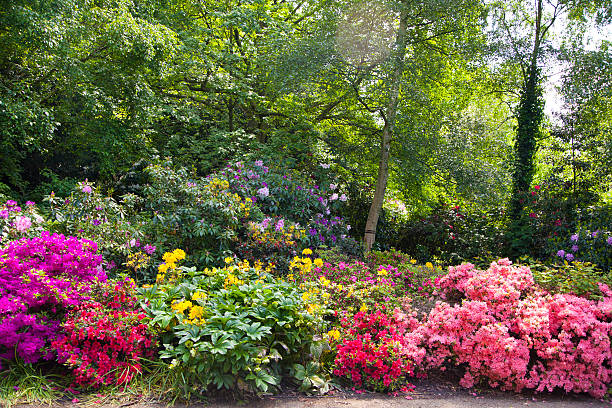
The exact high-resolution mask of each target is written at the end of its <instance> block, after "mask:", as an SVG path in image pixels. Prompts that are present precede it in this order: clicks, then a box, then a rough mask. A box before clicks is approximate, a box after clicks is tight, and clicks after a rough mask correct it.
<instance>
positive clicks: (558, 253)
mask: <svg viewBox="0 0 612 408" xmlns="http://www.w3.org/2000/svg"><path fill="white" fill-rule="evenodd" d="M557 256H558V257H559V258H563V257H564V256H565V251H564V250H562V249H560V250H558V251H557Z"/></svg>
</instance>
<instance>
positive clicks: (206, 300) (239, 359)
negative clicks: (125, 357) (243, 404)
mask: <svg viewBox="0 0 612 408" xmlns="http://www.w3.org/2000/svg"><path fill="white" fill-rule="evenodd" d="M170 258H171V257H170ZM226 263H227V264H226V266H224V267H222V268H211V269H205V270H203V271H197V270H196V269H195V268H185V267H180V266H179V267H176V268H177V269H178V271H177V273H176V274H175V278H174V279H173V280H172V281H171V282H166V281H164V283H160V284H156V285H153V286H151V287H149V288H144V289H142V290H141V296H142V297H143V299H144V300H145V302H146V305H145V306H144V307H145V310H146V311H147V313H148V314H149V316H150V317H151V319H152V320H151V324H152V326H153V327H154V328H155V330H156V331H158V332H159V333H160V334H161V339H162V341H161V343H162V344H163V348H162V350H161V352H160V358H161V359H162V361H164V362H166V363H167V364H168V368H169V370H170V371H169V372H170V375H172V376H174V378H176V381H177V386H178V387H180V389H181V390H182V392H183V393H184V394H185V395H191V394H194V393H195V394H204V393H206V392H207V391H210V388H211V387H212V388H216V389H229V390H234V391H238V392H242V393H266V392H271V391H273V390H277V389H278V388H279V386H280V383H281V380H282V378H283V376H288V375H290V373H292V372H294V365H296V364H301V365H306V362H307V361H308V354H309V352H310V351H309V350H310V347H311V345H312V344H313V343H315V342H316V341H317V340H316V336H317V333H320V332H321V324H322V320H321V316H322V314H323V308H322V305H320V304H318V303H316V302H315V301H314V299H310V298H307V297H305V296H303V291H302V290H300V289H299V288H298V287H297V286H296V285H295V284H294V283H291V282H287V281H284V280H283V279H278V278H276V277H275V276H274V274H273V273H272V268H271V267H270V266H267V267H264V266H263V265H262V264H261V263H255V264H250V263H249V262H248V261H242V262H236V261H234V259H233V258H227V259H226Z"/></svg>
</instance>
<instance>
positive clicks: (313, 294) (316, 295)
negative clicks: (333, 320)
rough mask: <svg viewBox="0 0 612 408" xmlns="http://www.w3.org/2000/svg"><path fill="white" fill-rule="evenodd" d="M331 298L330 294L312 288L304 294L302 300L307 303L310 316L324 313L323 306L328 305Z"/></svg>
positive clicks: (317, 288)
mask: <svg viewBox="0 0 612 408" xmlns="http://www.w3.org/2000/svg"><path fill="white" fill-rule="evenodd" d="M327 282H329V281H327ZM302 287H304V285H302ZM329 298H330V294H329V293H327V292H326V291H325V290H322V289H320V288H319V287H316V286H311V287H310V288H309V289H308V290H307V291H306V292H304V293H302V300H303V301H304V303H306V311H307V312H308V313H310V314H315V313H317V312H322V311H323V306H325V305H327V303H328V302H329Z"/></svg>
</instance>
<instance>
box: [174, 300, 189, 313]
mask: <svg viewBox="0 0 612 408" xmlns="http://www.w3.org/2000/svg"><path fill="white" fill-rule="evenodd" d="M191 306H193V303H191V302H190V301H188V300H184V301H182V302H174V303H173V304H172V309H173V310H176V311H177V312H179V313H183V312H184V311H185V310H186V309H189V308H190V307H191Z"/></svg>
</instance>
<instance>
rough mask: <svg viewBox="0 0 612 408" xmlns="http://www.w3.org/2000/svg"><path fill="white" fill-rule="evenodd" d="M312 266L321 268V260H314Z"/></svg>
mask: <svg viewBox="0 0 612 408" xmlns="http://www.w3.org/2000/svg"><path fill="white" fill-rule="evenodd" d="M314 264H315V265H317V266H318V267H319V268H320V267H322V266H323V260H322V259H321V258H317V259H315V260H314Z"/></svg>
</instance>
